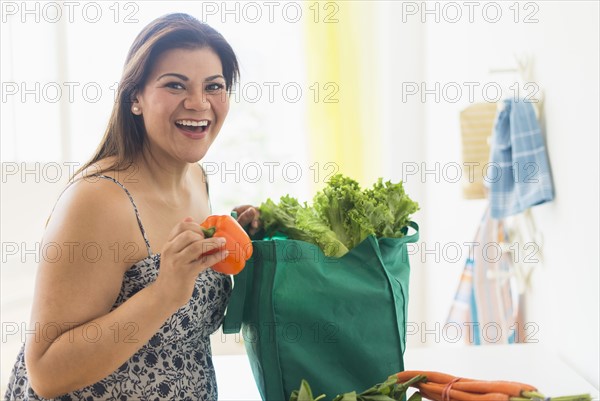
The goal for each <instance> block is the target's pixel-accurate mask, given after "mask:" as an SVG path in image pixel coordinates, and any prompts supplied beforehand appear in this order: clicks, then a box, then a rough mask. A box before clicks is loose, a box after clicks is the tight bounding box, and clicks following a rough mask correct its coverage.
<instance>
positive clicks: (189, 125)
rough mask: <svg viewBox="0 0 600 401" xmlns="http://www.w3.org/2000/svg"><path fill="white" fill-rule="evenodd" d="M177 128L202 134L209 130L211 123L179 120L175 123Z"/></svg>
mask: <svg viewBox="0 0 600 401" xmlns="http://www.w3.org/2000/svg"><path fill="white" fill-rule="evenodd" d="M175 126H177V128H179V129H182V130H183V131H187V132H193V133H202V132H204V131H206V130H207V129H208V127H209V126H210V121H208V120H200V121H197V120H177V121H175Z"/></svg>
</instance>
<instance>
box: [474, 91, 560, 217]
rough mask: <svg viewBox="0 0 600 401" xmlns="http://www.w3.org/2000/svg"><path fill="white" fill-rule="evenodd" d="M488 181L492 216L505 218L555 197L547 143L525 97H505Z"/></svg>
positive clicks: (496, 130) (495, 131) (492, 148)
mask: <svg viewBox="0 0 600 401" xmlns="http://www.w3.org/2000/svg"><path fill="white" fill-rule="evenodd" d="M488 167H489V168H487V172H486V178H485V180H486V182H487V184H488V185H489V188H490V195H489V196H490V207H491V216H492V218H495V219H500V218H504V217H507V216H511V215H514V214H517V213H521V212H523V211H524V210H525V209H527V208H529V207H531V206H534V205H539V204H541V203H544V202H548V201H551V200H552V199H554V189H553V186H552V177H551V175H550V166H549V163H548V157H547V155H546V147H545V145H544V139H543V138H542V133H541V129H540V126H539V124H538V121H537V119H536V116H535V110H534V109H533V106H532V104H531V103H529V102H525V101H523V100H522V99H520V100H517V99H506V100H504V108H503V110H501V111H500V113H499V114H498V117H497V119H496V123H495V127H494V135H493V137H492V147H491V156H490V166H488Z"/></svg>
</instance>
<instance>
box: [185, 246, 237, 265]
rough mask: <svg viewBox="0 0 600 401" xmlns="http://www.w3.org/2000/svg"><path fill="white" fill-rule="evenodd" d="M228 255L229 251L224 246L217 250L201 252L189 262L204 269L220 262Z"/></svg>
mask: <svg viewBox="0 0 600 401" xmlns="http://www.w3.org/2000/svg"><path fill="white" fill-rule="evenodd" d="M192 255H193V254H192ZM228 255H229V251H228V250H227V249H225V248H222V249H220V250H219V251H218V252H215V253H210V254H206V253H205V254H203V255H201V256H200V257H198V256H197V254H196V257H195V258H194V259H193V260H192V261H191V262H190V264H191V265H192V266H194V267H196V268H200V269H202V270H205V269H207V268H209V267H211V266H214V265H215V264H217V263H219V262H221V261H222V260H224V259H225V258H226V257H227V256H228Z"/></svg>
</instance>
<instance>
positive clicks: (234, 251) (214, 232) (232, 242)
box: [200, 215, 252, 274]
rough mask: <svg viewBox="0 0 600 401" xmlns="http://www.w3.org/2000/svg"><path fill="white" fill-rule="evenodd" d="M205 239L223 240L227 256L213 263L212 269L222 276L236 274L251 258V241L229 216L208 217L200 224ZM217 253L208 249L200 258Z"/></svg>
mask: <svg viewBox="0 0 600 401" xmlns="http://www.w3.org/2000/svg"><path fill="white" fill-rule="evenodd" d="M200 227H201V229H202V232H203V233H204V237H205V238H213V237H220V238H224V239H225V249H226V250H227V251H228V252H229V253H228V255H227V256H226V257H225V258H224V259H223V260H221V261H220V262H217V263H215V264H214V265H213V266H212V269H213V270H215V271H218V272H220V273H224V274H238V273H239V272H240V271H242V269H243V268H244V266H245V265H246V260H248V259H250V256H252V241H251V240H250V237H249V236H248V234H246V232H245V231H244V229H243V228H242V226H240V224H239V223H238V222H237V221H236V220H235V219H234V218H233V217H231V216H215V215H213V216H208V218H207V219H206V220H204V221H203V222H202V224H200ZM215 252H219V249H209V250H208V251H207V252H204V253H203V254H202V255H201V256H205V255H211V254H212V253H215Z"/></svg>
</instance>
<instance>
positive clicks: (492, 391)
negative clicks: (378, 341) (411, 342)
mask: <svg viewBox="0 0 600 401" xmlns="http://www.w3.org/2000/svg"><path fill="white" fill-rule="evenodd" d="M417 376H425V377H426V379H425V381H417V382H413V383H412V384H411V386H412V387H415V388H417V389H418V390H419V392H420V393H421V395H422V396H423V397H425V398H428V399H430V400H432V401H591V399H592V398H591V396H590V395H589V394H581V395H574V396H566V397H553V398H546V397H544V396H543V395H542V394H540V393H539V392H538V390H537V389H536V388H535V387H534V386H531V385H529V384H525V383H519V382H513V381H484V380H475V379H467V378H460V377H455V376H452V375H449V374H445V373H440V372H428V371H417V370H407V371H404V372H400V373H397V374H395V375H392V376H390V378H394V377H395V378H396V382H397V383H404V382H407V381H411V380H412V379H413V378H415V377H417Z"/></svg>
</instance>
